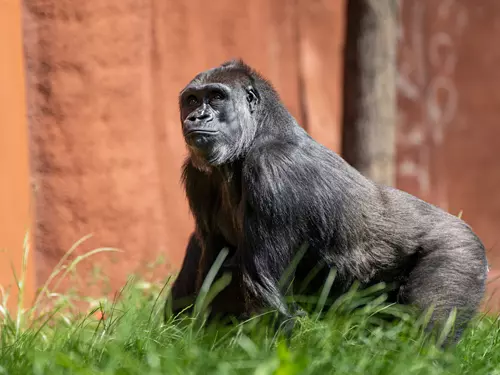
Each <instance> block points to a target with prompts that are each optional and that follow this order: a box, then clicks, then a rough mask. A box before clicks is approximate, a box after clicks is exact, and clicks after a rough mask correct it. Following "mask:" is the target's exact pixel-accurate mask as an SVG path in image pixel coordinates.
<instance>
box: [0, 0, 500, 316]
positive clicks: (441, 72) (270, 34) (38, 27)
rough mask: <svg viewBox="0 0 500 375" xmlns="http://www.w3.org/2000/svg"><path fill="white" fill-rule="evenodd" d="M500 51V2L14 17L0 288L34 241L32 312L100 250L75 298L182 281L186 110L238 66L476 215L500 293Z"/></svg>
mask: <svg viewBox="0 0 500 375" xmlns="http://www.w3.org/2000/svg"><path fill="white" fill-rule="evenodd" d="M497 38H500V3H499V2H498V1H497V0H482V1H476V2H474V1H470V0H440V1H435V0H404V1H403V0H399V1H397V0H272V1H271V0H239V1H234V0H212V1H202V0H191V1H173V0H147V1H146V0H100V1H97V0H96V1H90V0H86V1H76V0H74V1H71V0H24V1H20V0H0V249H3V250H2V252H1V253H0V285H2V287H3V288H4V289H6V288H7V287H8V286H9V285H11V286H12V285H13V283H14V281H15V278H14V277H13V270H16V272H17V273H19V272H20V270H21V268H22V264H21V263H22V260H23V251H24V250H23V249H25V248H26V245H23V244H25V240H26V239H27V238H28V239H30V240H31V241H30V243H31V246H30V252H29V254H28V256H27V258H26V260H27V270H26V275H27V279H26V288H27V292H26V296H25V298H26V299H27V301H28V303H29V299H30V298H32V297H33V295H34V293H35V292H36V289H37V288H38V287H40V285H42V284H43V283H44V282H45V281H46V280H47V278H48V277H49V276H50V274H51V272H52V270H53V269H54V267H56V265H57V263H58V262H59V261H60V259H61V258H62V257H63V255H64V254H65V253H66V252H67V251H68V250H69V249H70V248H71V247H72V246H73V245H74V244H75V243H76V242H77V241H79V240H80V239H82V238H83V237H84V236H87V235H89V234H93V236H92V237H91V238H90V239H88V240H86V241H84V242H83V243H82V244H80V245H79V247H78V249H77V251H76V252H75V253H74V254H73V255H72V257H73V258H74V257H75V256H77V255H79V254H84V253H86V252H88V251H89V250H92V249H94V248H96V247H102V246H107V247H115V248H119V249H121V250H122V252H121V253H113V254H110V253H102V254H97V255H94V256H92V257H91V258H89V259H88V260H85V261H83V262H82V263H81V264H80V265H79V266H78V268H77V271H76V272H75V273H74V274H72V276H71V277H69V278H67V279H66V280H65V281H63V282H62V283H60V284H59V288H60V290H61V291H67V290H70V289H74V290H79V291H83V292H84V293H86V294H89V295H101V294H103V293H104V294H106V293H107V294H112V293H114V292H115V291H116V290H117V289H119V288H120V287H122V286H123V285H124V283H125V282H126V279H127V276H128V275H130V274H132V273H133V274H138V275H141V277H143V278H144V279H146V280H164V279H165V277H167V276H168V274H170V273H175V272H176V271H177V270H178V269H179V267H180V265H181V262H182V259H183V256H184V250H185V246H186V242H187V238H188V236H189V234H190V232H191V231H192V229H193V222H192V218H191V216H190V213H189V210H188V206H187V202H186V199H185V196H184V192H183V190H182V186H181V184H180V167H181V164H182V162H183V159H184V157H185V156H186V150H185V147H184V142H183V139H182V135H181V129H180V123H179V113H178V107H177V95H178V92H179V91H180V90H181V89H182V88H183V87H184V86H185V85H186V84H187V83H188V82H189V80H190V79H191V78H193V77H194V75H196V74H197V73H198V72H199V71H202V70H205V69H208V68H211V67H214V66H216V65H218V64H220V63H222V62H223V61H225V60H228V59H231V58H239V57H241V58H243V59H244V60H245V61H246V62H247V63H249V64H250V65H252V66H253V67H254V68H256V69H257V70H259V71H260V72H261V73H263V74H264V75H265V76H266V77H267V78H269V79H270V80H271V81H272V82H273V84H274V85H275V87H276V88H277V90H278V92H279V93H280V95H281V97H282V99H283V101H284V102H285V104H286V106H287V107H288V108H289V110H290V111H291V112H292V114H293V115H294V116H295V117H296V118H297V120H298V121H299V123H300V124H301V125H302V126H303V127H304V128H306V130H307V131H308V132H309V133H310V134H311V135H312V136H313V137H314V138H315V139H316V140H318V141H319V142H321V143H323V144H324V145H326V146H327V147H329V148H331V149H332V150H334V151H336V152H339V153H340V154H341V155H342V156H344V157H345V158H346V160H347V161H348V162H350V163H351V164H352V165H354V166H355V167H356V168H358V169H359V170H360V171H361V172H362V173H364V174H365V175H367V176H368V177H371V178H373V179H375V180H377V181H379V182H381V183H384V184H388V185H393V186H396V187H398V188H400V189H403V190H405V191H407V192H409V193H412V194H415V195H416V196H418V197H420V198H423V199H425V200H427V201H429V202H431V203H433V204H436V205H438V206H440V207H441V208H443V209H445V210H447V211H449V212H450V213H452V214H455V215H460V214H461V215H462V218H463V219H464V220H465V221H466V222H468V223H469V224H470V225H471V226H472V227H473V229H474V230H475V231H476V233H477V234H478V235H479V236H480V237H481V239H482V240H483V242H484V244H485V246H486V247H487V249H488V258H489V261H490V263H491V268H492V271H491V272H490V279H491V280H493V279H494V278H495V275H497V273H496V272H497V271H496V269H500V250H499V248H498V245H497V243H498V240H499V238H500V231H499V228H500V195H499V194H498V192H499V190H500V153H499V148H500V124H498V118H499V115H500V91H499V90H498V89H497V86H498V84H499V83H500V70H499V69H498V66H499V64H500V49H498V48H495V46H496V45H497V44H498V43H497ZM28 230H29V236H28V237H27V238H26V237H25V235H26V233H27V231H28ZM494 290H495V289H494V282H492V283H491V284H490V285H489V289H488V293H489V296H490V297H491V296H493V297H494V295H495V292H494ZM12 293H14V294H15V287H14V288H13V290H12ZM494 302H495V298H492V299H491V302H490V304H489V306H490V307H492V308H497V307H496V304H495V303H494ZM490 307H489V308H490Z"/></svg>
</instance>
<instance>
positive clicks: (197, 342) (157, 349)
mask: <svg viewBox="0 0 500 375" xmlns="http://www.w3.org/2000/svg"><path fill="white" fill-rule="evenodd" d="M85 239H86V238H84V239H82V240H81V241H79V242H78V243H77V244H75V246H74V247H72V248H71V249H70V250H69V251H68V254H66V255H65V257H64V258H63V259H62V260H61V262H60V263H59V265H58V267H57V268H56V269H55V270H54V272H53V273H52V275H51V276H50V277H49V279H48V280H47V283H45V284H44V285H43V286H42V287H41V288H40V290H39V293H38V295H37V298H36V300H35V302H34V304H33V306H30V307H29V308H24V307H23V306H22V302H19V303H18V307H19V308H18V310H17V312H16V315H15V316H11V315H10V314H9V313H8V311H7V310H6V309H5V308H2V309H1V310H0V311H1V315H2V320H1V322H0V374H36V375H38V374H51V375H57V374H142V375H144V374H256V375H266V374H279V375H285V374H500V335H499V332H500V321H499V320H498V319H497V318H494V317H487V316H478V317H477V318H476V319H475V321H474V322H472V324H471V325H470V326H469V328H468V329H467V331H466V332H465V335H464V337H463V339H462V340H461V341H460V343H459V344H458V345H457V346H456V347H453V348H450V349H448V350H441V349H439V347H438V345H436V343H437V344H439V342H437V341H439V340H441V339H442V337H440V336H438V337H437V338H436V339H431V338H429V337H428V336H427V335H425V334H424V332H423V329H422V327H423V326H424V325H425V317H423V318H422V319H423V320H422V321H420V322H419V321H415V319H414V318H413V317H412V315H411V314H410V313H409V312H407V311H406V310H403V309H401V308H399V307H398V306H395V305H388V304H386V303H385V302H384V299H383V298H381V296H380V295H379V294H378V295H377V293H376V292H379V291H380V290H378V289H377V288H379V287H377V286H376V287H373V289H372V290H368V291H366V290H357V289H356V288H353V289H352V290H351V291H350V292H348V293H347V294H346V295H344V296H343V297H342V298H341V299H340V300H338V301H337V302H336V303H335V304H334V305H333V306H332V307H331V308H329V309H328V310H326V311H324V309H323V306H324V297H325V296H320V300H319V302H318V305H320V306H319V307H318V308H317V310H316V311H315V312H313V313H312V314H311V315H309V316H306V317H302V318H299V320H298V323H297V325H296V328H295V329H294V332H293V334H292V338H291V341H290V342H287V341H285V340H282V339H277V340H276V339H275V336H274V331H272V330H271V329H270V325H269V324H266V319H267V317H266V315H263V316H259V317H255V318H252V319H250V320H248V321H246V322H242V323H239V324H235V325H233V326H217V325H203V324H201V325H200V319H199V318H200V316H203V309H204V307H205V306H206V304H207V303H208V302H209V301H210V299H211V298H212V297H213V294H212V291H211V289H210V288H209V286H210V285H209V284H210V282H209V281H208V282H207V285H205V286H204V287H205V288H204V293H203V294H202V297H200V299H199V300H198V301H197V304H198V307H197V308H196V309H195V315H194V316H193V317H190V316H187V317H182V318H181V317H171V318H170V319H169V320H168V321H167V322H166V323H163V312H162V310H163V304H164V300H165V297H166V293H167V292H168V285H167V286H166V287H165V285H166V284H165V283H166V281H165V282H158V283H153V284H147V289H145V288H144V285H145V284H144V282H142V281H141V280H138V279H130V280H129V282H127V283H126V285H125V286H124V287H123V288H122V290H121V291H120V292H119V293H118V294H117V295H116V297H115V298H114V299H111V300H109V299H105V298H103V299H99V300H98V301H97V302H96V307H95V308H93V309H91V310H90V311H88V312H87V313H86V314H74V313H72V312H71V311H72V310H71V309H65V307H67V306H68V305H69V304H71V301H70V298H69V297H68V296H64V295H60V294H57V293H53V292H51V290H53V288H55V287H57V286H58V283H59V282H60V280H61V278H62V277H66V276H67V275H68V272H70V270H71V269H74V268H75V267H76V266H77V265H78V263H79V262H81V261H83V260H85V259H87V258H88V257H90V256H92V255H93V254H96V253H98V252H102V251H116V249H109V248H103V249H96V250H94V251H92V252H90V253H87V254H85V255H82V256H80V257H76V258H75V259H74V260H73V261H69V259H70V258H71V254H73V252H74V251H75V249H76V248H77V247H78V246H79V244H81V243H82V242H83V241H84V240H85ZM28 251H29V244H28V243H27V241H26V243H25V258H26V259H27V252H28ZM222 256H223V255H222ZM221 259H222V258H221ZM221 262H222V260H221ZM23 264H25V262H24V263H23ZM23 272H24V273H25V267H23ZM23 272H22V273H21V275H19V277H18V278H16V279H17V280H18V281H17V286H18V288H19V293H18V295H19V297H18V298H22V292H23V290H22V289H23V288H24V283H23V280H24V275H23ZM332 277H334V276H332ZM326 288H328V283H327V284H326V285H325V291H326ZM372 292H373V293H372ZM372 294H373V296H372ZM325 295H326V292H325ZM21 301H22V300H21ZM5 302H6V301H5V300H4V303H3V306H5ZM320 312H322V319H319V316H320V315H319V313H320ZM96 313H98V314H96ZM387 317H392V318H393V319H387ZM449 329H451V326H446V327H445V329H444V331H442V332H441V333H442V334H443V335H444V334H446V333H447V332H446V330H449Z"/></svg>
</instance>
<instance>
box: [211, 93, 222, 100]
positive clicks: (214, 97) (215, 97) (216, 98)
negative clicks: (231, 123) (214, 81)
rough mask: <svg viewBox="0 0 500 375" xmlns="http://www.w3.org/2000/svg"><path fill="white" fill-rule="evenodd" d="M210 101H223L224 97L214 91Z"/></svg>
mask: <svg viewBox="0 0 500 375" xmlns="http://www.w3.org/2000/svg"><path fill="white" fill-rule="evenodd" d="M212 99H213V100H222V99H224V95H222V93H221V92H218V91H216V92H214V93H213V95H212Z"/></svg>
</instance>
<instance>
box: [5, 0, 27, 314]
mask: <svg viewBox="0 0 500 375" xmlns="http://www.w3.org/2000/svg"><path fill="white" fill-rule="evenodd" d="M22 45H23V43H22V36H21V14H20V2H19V1H18V0H6V1H5V0H4V1H0V251H1V252H0V285H1V286H2V288H4V289H7V288H9V287H10V291H11V293H10V297H9V305H8V306H9V308H13V307H14V306H15V303H17V297H16V296H17V293H15V292H16V290H17V288H16V286H15V283H14V277H13V271H12V266H11V265H13V266H14V268H15V270H16V274H17V275H18V277H19V276H20V274H21V265H22V259H23V241H24V236H25V234H26V233H27V230H28V229H29V226H30V224H31V222H30V220H31V215H30V207H29V202H30V190H29V177H28V176H29V173H28V145H27V142H28V134H27V124H26V109H25V82H24V66H23V54H22V52H23V51H22ZM31 258H32V257H30V259H31ZM28 266H29V267H28V273H27V279H26V282H25V285H26V292H25V297H26V298H25V302H28V303H29V301H30V300H31V297H32V296H33V289H34V288H33V287H34V282H33V277H32V276H33V274H32V267H31V262H29V263H28Z"/></svg>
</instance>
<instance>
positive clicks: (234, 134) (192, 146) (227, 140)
mask: <svg viewBox="0 0 500 375" xmlns="http://www.w3.org/2000/svg"><path fill="white" fill-rule="evenodd" d="M224 73H225V74H221V73H220V72H218V74H215V73H212V74H210V75H207V76H204V77H201V78H199V77H197V78H195V79H194V80H193V81H192V82H191V83H190V84H189V85H187V86H186V88H185V89H184V90H182V92H181V95H180V113H181V122H182V130H183V134H184V139H185V141H186V143H187V145H188V147H189V150H190V152H191V156H192V157H195V158H196V159H197V160H198V161H199V162H203V163H204V164H208V165H212V166H217V165H221V164H224V163H228V162H230V161H232V160H235V159H237V158H238V157H240V156H242V155H243V153H244V151H245V149H246V148H247V147H249V145H250V143H251V142H252V140H253V137H254V136H255V131H256V121H255V118H254V107H255V105H256V102H257V96H256V94H255V91H254V90H253V88H251V87H248V86H245V85H244V84H242V83H243V82H242V81H244V79H237V76H236V75H235V74H231V72H224Z"/></svg>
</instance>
